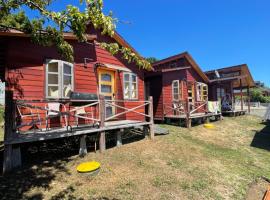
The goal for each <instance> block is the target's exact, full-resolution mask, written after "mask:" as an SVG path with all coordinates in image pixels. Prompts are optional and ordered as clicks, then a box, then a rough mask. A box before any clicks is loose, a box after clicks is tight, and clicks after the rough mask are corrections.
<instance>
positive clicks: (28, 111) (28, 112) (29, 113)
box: [17, 105, 41, 128]
mask: <svg viewBox="0 0 270 200" xmlns="http://www.w3.org/2000/svg"><path fill="white" fill-rule="evenodd" d="M17 110H18V114H19V116H20V119H21V120H23V119H25V118H31V119H32V123H33V122H34V123H33V125H36V124H37V123H39V126H40V128H41V119H40V114H39V113H38V112H37V110H36V111H35V113H33V109H32V108H29V107H26V106H22V105H17ZM35 118H37V119H38V121H36V122H35Z"/></svg>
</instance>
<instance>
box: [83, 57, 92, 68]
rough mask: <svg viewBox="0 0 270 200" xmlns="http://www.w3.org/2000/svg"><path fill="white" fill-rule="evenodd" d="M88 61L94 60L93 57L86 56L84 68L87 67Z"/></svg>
mask: <svg viewBox="0 0 270 200" xmlns="http://www.w3.org/2000/svg"><path fill="white" fill-rule="evenodd" d="M87 61H89V62H91V61H93V59H92V58H84V68H87Z"/></svg>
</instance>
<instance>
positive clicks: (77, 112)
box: [75, 107, 94, 127]
mask: <svg viewBox="0 0 270 200" xmlns="http://www.w3.org/2000/svg"><path fill="white" fill-rule="evenodd" d="M75 109H76V110H75V115H76V125H77V127H78V126H79V118H80V117H79V116H80V115H81V116H86V117H87V116H89V115H90V116H91V118H92V119H93V118H94V113H93V108H92V107H90V109H91V111H90V112H86V111H85V108H84V107H75ZM77 115H79V116H77Z"/></svg>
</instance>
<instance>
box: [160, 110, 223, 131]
mask: <svg viewBox="0 0 270 200" xmlns="http://www.w3.org/2000/svg"><path fill="white" fill-rule="evenodd" d="M211 117H215V120H220V119H221V113H218V114H216V113H192V114H190V115H188V116H187V115H185V114H182V115H166V116H165V117H164V118H165V121H166V123H170V122H171V120H174V121H178V123H179V125H180V126H182V122H185V126H186V127H187V128H190V127H191V126H192V122H194V121H195V120H197V122H198V123H204V122H207V121H209V120H210V118H211Z"/></svg>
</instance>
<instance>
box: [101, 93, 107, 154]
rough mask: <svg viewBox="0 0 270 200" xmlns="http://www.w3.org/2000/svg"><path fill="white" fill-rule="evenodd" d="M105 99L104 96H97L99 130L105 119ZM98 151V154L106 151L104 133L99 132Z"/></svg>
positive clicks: (102, 126) (103, 125)
mask: <svg viewBox="0 0 270 200" xmlns="http://www.w3.org/2000/svg"><path fill="white" fill-rule="evenodd" d="M105 106H106V103H105V98H104V96H102V95H100V96H99V116H100V128H104V127H105V118H106V112H105ZM99 150H100V152H101V153H102V152H104V151H105V150H106V138H105V131H101V132H100V137H99Z"/></svg>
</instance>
